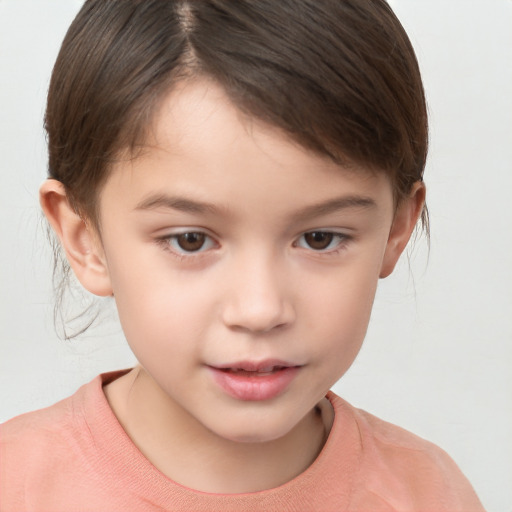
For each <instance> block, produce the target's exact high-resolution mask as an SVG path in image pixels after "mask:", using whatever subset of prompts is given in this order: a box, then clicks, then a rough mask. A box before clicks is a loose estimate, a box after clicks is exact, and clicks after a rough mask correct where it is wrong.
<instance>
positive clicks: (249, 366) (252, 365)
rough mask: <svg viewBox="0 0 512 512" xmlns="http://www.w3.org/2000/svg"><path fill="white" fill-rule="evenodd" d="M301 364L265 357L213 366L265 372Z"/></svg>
mask: <svg viewBox="0 0 512 512" xmlns="http://www.w3.org/2000/svg"><path fill="white" fill-rule="evenodd" d="M295 366H300V365H297V364H294V363H290V362H287V361H282V360H279V359H264V360H262V361H236V362H233V363H226V364H219V365H213V366H212V368H216V369H217V370H244V371H246V372H263V371H270V370H273V369H275V368H292V367H295Z"/></svg>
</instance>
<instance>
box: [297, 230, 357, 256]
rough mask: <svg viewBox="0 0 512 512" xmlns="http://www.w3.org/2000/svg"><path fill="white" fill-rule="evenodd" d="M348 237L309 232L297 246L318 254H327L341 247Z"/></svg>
mask: <svg viewBox="0 0 512 512" xmlns="http://www.w3.org/2000/svg"><path fill="white" fill-rule="evenodd" d="M347 238H348V237H347V236H346V235H343V234H341V233H333V232H332V231H309V232H307V233H304V234H303V235H302V236H301V237H300V238H299V240H298V241H297V246H298V247H302V248H303V249H312V250H314V251H318V252H327V251H329V250H332V249H336V248H337V247H338V246H339V245H341V244H342V243H343V242H344V241H345V240H347Z"/></svg>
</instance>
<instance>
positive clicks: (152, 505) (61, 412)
mask: <svg viewBox="0 0 512 512" xmlns="http://www.w3.org/2000/svg"><path fill="white" fill-rule="evenodd" d="M122 374H123V372H112V373H107V374H103V375H100V376H98V377H96V378H95V379H94V380H93V381H92V382H90V383H89V384H86V385H84V386H82V387H81V388H80V389H79V390H78V391H77V392H76V393H75V394H74V395H73V396H71V397H69V398H67V399H65V400H62V401H60V402H58V403H57V404H55V405H53V406H51V407H48V408H46V409H42V410H39V411H35V412H31V413H27V414H23V415H21V416H18V417H16V418H13V419H12V420H9V421H8V422H6V423H4V424H3V425H1V426H0V447H1V451H0V457H1V458H0V511H1V512H131V511H133V512H157V511H159V512H162V511H172V512H174V511H176V512H178V511H187V512H191V511H194V512H201V511H204V512H216V511H218V512H220V511H237V512H240V511H247V512H251V511H261V512H263V511H264V512H273V511H275V512H287V511H304V512H306V511H307V512H313V511H314V512H317V511H318V512H321V511H328V512H331V511H332V512H334V511H359V512H391V511H400V512H456V511H459V512H481V511H483V510H484V509H483V507H482V505H481V503H480V501H479V499H478V497H477V496H476V494H475V492H474V490H473V488H472V487H471V484H470V483H469V482H468V480H467V479H466V478H465V476H464V475H463V474H462V473H461V471H460V470H459V468H458V467H457V466H456V464H455V463H454V462H453V460H452V459H451V458H450V457H449V456H448V455H447V454H446V453H445V452H444V451H442V450H441V449H440V448H438V447H437V446H435V445H433V444H432V443H429V442H428V441H425V440H423V439H421V438H419V437H417V436H415V435H413V434H411V433H409V432H407V431H405V430H403V429H401V428H399V427H397V426H394V425H392V424H390V423H387V422H384V421H382V420H380V419H378V418H376V417H375V416H372V415H371V414H368V413H367V412H364V411H362V410H359V409H356V408H354V407H352V406H351V405H350V404H348V403H347V402H346V401H344V400H343V399H341V398H340V397H338V396H336V395H335V394H334V393H332V392H329V393H328V395H327V398H328V400H329V401H330V402H331V404H332V406H333V408H334V423H333V425H332V429H331V432H330V433H329V437H328V439H327V441H326V443H325V446H324V447H323V449H322V451H321V453H320V454H319V455H318V457H317V459H316V460H315V461H314V462H313V464H312V465H311V466H310V467H309V468H308V469H307V470H306V471H304V472H303V473H301V474H300V475H298V476H297V477H295V478H294V479H293V480H291V481H289V482H287V483H286V484H284V485H281V486H279V487H276V488H274V489H268V490H264V491H259V492H252V493H246V494H212V493H205V492H200V491H196V490H194V489H189V488H187V487H184V486H182V485H180V484H178V483H176V482H174V481H173V480H171V479H169V478H168V477H166V476H165V475H164V474H162V473H161V472H160V471H159V470H158V469H157V468H155V467H154V466H153V465H152V464H151V462H150V461H149V460H148V459H146V458H145V457H144V455H143V454H142V453H141V452H140V451H139V450H138V449H137V447H136V446H135V445H134V444H133V442H132V441H131V439H130V438H129V437H128V435H127V434H126V433H125V431H124V430H123V428H122V427H121V425H120V423H119V422H118V420H117V418H116V416H115V415H114V413H113V411H112V409H111V408H110V406H109V404H108V402H107V399H106V397H105V394H104V393H103V386H104V385H105V384H107V383H108V382H111V381H112V380H114V379H116V378H117V377H119V376H120V375H122Z"/></svg>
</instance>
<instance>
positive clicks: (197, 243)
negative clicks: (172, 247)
mask: <svg viewBox="0 0 512 512" xmlns="http://www.w3.org/2000/svg"><path fill="white" fill-rule="evenodd" d="M204 240H205V235H204V234H203V233H183V234H182V235H180V236H179V237H178V245H179V246H180V247H181V248H182V249H183V250H184V251H198V250H199V249H201V247H202V246H203V245H204Z"/></svg>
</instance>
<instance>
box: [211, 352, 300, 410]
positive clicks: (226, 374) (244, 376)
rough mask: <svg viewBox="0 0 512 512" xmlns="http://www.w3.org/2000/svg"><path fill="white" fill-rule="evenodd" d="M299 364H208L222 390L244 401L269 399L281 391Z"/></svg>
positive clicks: (294, 373)
mask: <svg viewBox="0 0 512 512" xmlns="http://www.w3.org/2000/svg"><path fill="white" fill-rule="evenodd" d="M300 368H301V366H300V365H295V364H292V363H287V362H282V361H261V362H250V361H243V362H237V363H231V364H226V365H220V366H209V369H210V370H211V373H212V375H213V380H214V382H215V383H216V384H217V385H218V386H219V387H220V389H221V390H223V391H224V392H225V393H227V394H228V395H230V396H231V397H233V398H236V399H239V400H244V401H262V400H270V399H271V398H275V397H276V396H278V395H280V394H281V393H283V392H284V391H285V390H286V388H287V387H288V386H289V385H290V384H291V382H292V381H293V380H294V378H295V377H296V375H297V373H298V372H299V370H300Z"/></svg>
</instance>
